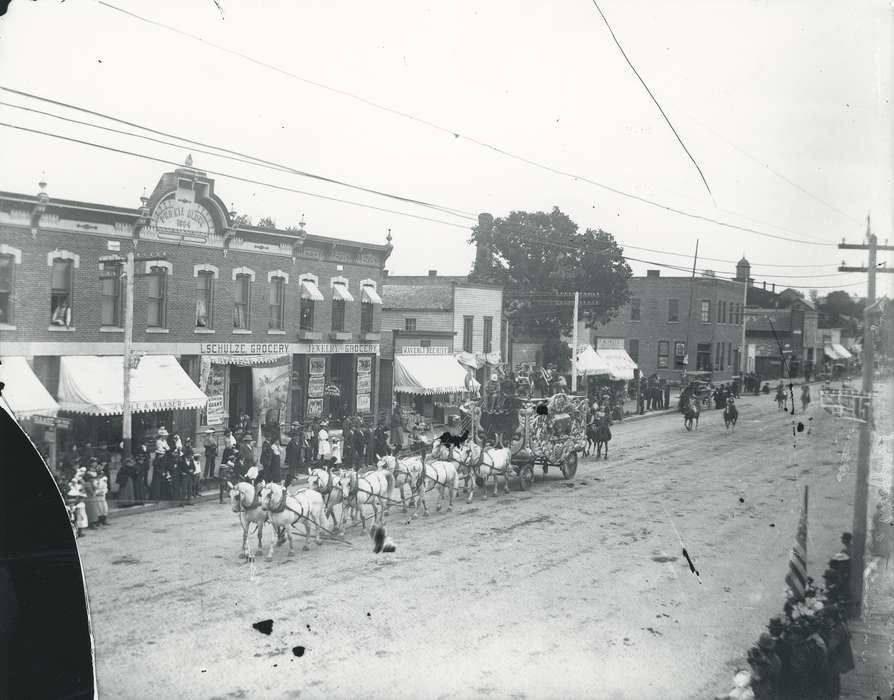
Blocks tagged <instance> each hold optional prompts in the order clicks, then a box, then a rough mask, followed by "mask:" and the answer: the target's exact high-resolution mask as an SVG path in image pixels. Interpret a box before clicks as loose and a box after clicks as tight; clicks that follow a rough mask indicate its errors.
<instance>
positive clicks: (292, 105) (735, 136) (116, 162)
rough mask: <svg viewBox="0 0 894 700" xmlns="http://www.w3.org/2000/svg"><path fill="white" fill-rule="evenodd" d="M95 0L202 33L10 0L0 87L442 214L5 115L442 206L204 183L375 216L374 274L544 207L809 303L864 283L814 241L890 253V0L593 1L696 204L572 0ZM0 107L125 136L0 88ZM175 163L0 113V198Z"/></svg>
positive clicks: (455, 250) (352, 221) (83, 186)
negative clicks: (868, 235)
mask: <svg viewBox="0 0 894 700" xmlns="http://www.w3.org/2000/svg"><path fill="white" fill-rule="evenodd" d="M108 3H109V4H110V5H114V6H116V7H118V8H121V9H124V10H127V11H129V12H133V13H136V14H139V15H141V16H142V17H145V18H147V19H151V20H153V21H156V22H162V23H164V24H167V25H170V26H171V27H174V28H175V29H177V30H180V31H182V32H187V33H190V34H193V35H195V36H197V37H199V38H200V39H201V40H203V41H199V40H196V39H193V38H189V37H186V36H183V35H181V34H177V33H175V32H173V31H170V30H168V29H164V28H161V27H159V26H156V25H152V24H149V23H147V22H144V21H140V20H138V19H135V18H134V17H132V16H129V15H126V14H123V13H122V12H119V11H116V10H115V9H112V8H110V7H109V6H107V5H105V4H103V3H101V2H99V1H98V0H82V1H81V2H73V1H69V2H55V1H54V0H46V1H42V2H24V1H23V0H14V1H13V2H12V3H11V4H10V7H9V10H8V12H7V14H6V15H5V16H4V17H2V18H0V86H4V87H8V88H13V89H18V90H24V91H26V92H30V93H34V94H36V95H39V96H41V97H47V98H50V99H54V100H58V101H61V102H66V103H69V104H73V105H76V106H79V107H84V108H87V109H91V110H94V111H96V112H101V113H104V114H108V115H112V116H115V117H118V118H121V119H125V120H128V121H131V122H135V123H139V124H141V125H145V126H149V127H152V128H154V129H158V130H162V131H167V132H171V133H174V134H177V135H178V136H181V137H186V138H191V139H194V140H197V141H201V142H204V143H207V144H213V145H214V146H218V147H224V148H228V149H231V150H234V151H240V152H242V153H246V154H250V155H252V156H255V157H259V158H263V159H266V160H271V161H275V162H278V163H282V164H285V165H288V166H289V167H291V168H295V169H300V170H304V171H308V172H313V173H317V174H321V175H324V176H327V177H331V178H336V179H339V180H343V181H346V182H350V183H353V184H357V185H361V186H363V187H367V188H372V189H376V190H379V191H385V192H389V193H393V194H398V195H401V196H404V197H410V198H413V199H416V200H423V201H426V202H430V203H436V204H438V205H443V206H446V207H449V208H451V209H454V210H459V211H461V212H463V214H462V215H460V216H457V215H455V214H450V213H444V212H441V211H433V210H432V209H430V208H425V207H420V206H416V205H411V204H406V203H401V202H396V201H394V200H389V199H385V198H382V197H378V196H375V195H372V194H368V193H363V192H358V191H355V190H350V189H347V188H344V187H340V186H336V185H332V184H326V183H320V182H318V181H313V180H308V179H307V178H303V177H300V176H297V175H293V174H290V173H283V172H278V171H274V170H270V169H267V168H263V167H259V166H255V165H248V164H245V163H238V162H233V161H231V160H227V159H224V158H221V157H218V156H212V155H206V154H199V153H196V152H194V151H195V148H196V147H195V146H193V147H190V146H189V145H187V144H182V145H177V146H176V147H174V146H167V145H162V144H158V143H152V142H149V141H144V140H140V139H136V138H133V137H130V136H123V135H116V134H111V133H108V132H103V131H99V130H96V129H92V128H89V127H86V126H79V125H74V124H70V123H66V122H63V121H59V120H57V119H53V118H50V117H46V116H41V115H36V114H33V113H28V112H23V111H21V110H18V109H14V108H11V107H8V106H3V105H0V122H4V123H6V124H15V125H20V126H26V127H28V128H33V129H40V130H45V131H49V132H53V133H56V134H61V135H65V136H69V137H73V138H79V139H84V140H88V141H92V142H94V143H100V144H103V145H106V146H110V147H113V148H119V149H125V150H129V151H133V152H136V153H141V154H144V155H149V156H152V157H155V158H160V159H163V160H168V161H173V162H176V163H182V162H183V161H184V159H185V158H186V156H187V154H189V153H192V154H193V162H194V166H195V167H196V168H198V169H201V170H207V171H217V172H219V173H225V174H226V175H229V176H233V175H235V176H239V177H242V178H247V179H252V180H257V181H260V182H263V183H268V184H274V185H278V186H280V187H286V188H292V189H298V190H302V191H303V192H306V193H314V194H318V195H323V196H327V197H338V198H342V199H348V200H352V201H355V202H359V203H363V204H368V205H371V206H375V207H381V208H385V209H392V210H395V211H400V212H404V213H411V214H415V215H417V216H420V217H427V218H431V219H437V221H426V220H422V219H418V218H411V217H407V216H403V215H400V214H396V213H390V212H383V211H377V210H373V209H369V208H363V207H359V206H353V205H348V204H344V203H339V202H333V201H329V200H325V199H320V198H317V197H313V196H310V195H308V194H299V193H295V192H289V191H282V190H276V189H272V188H270V187H268V186H266V185H260V184H249V183H246V182H240V181H238V180H233V179H232V178H231V177H225V176H220V175H218V176H215V175H212V177H214V178H215V180H216V185H215V189H216V192H217V194H218V195H219V196H220V197H221V198H222V199H223V200H224V202H226V203H227V204H230V203H232V205H233V207H234V208H235V209H236V211H238V212H239V213H240V214H247V215H249V216H250V217H252V219H253V220H254V221H257V220H258V219H259V218H261V217H263V216H270V217H272V218H273V219H274V220H275V221H276V222H277V224H278V225H279V226H280V227H285V226H286V225H295V224H297V223H298V221H299V220H300V219H301V217H302V215H303V216H304V219H305V221H306V228H307V230H308V231H309V232H311V233H317V234H321V235H326V236H335V237H343V238H348V239H352V240H358V241H368V242H372V243H384V241H385V236H386V232H387V231H388V229H390V230H391V234H392V237H393V244H394V253H393V254H392V256H391V258H390V260H389V262H388V268H389V270H390V272H391V273H392V274H425V271H427V270H429V269H437V270H438V272H439V273H441V274H465V273H467V272H468V271H469V269H470V266H471V263H472V261H473V258H474V249H473V248H472V246H471V245H469V244H468V238H469V231H468V227H470V226H472V225H474V223H475V218H476V217H477V214H478V213H479V212H490V213H492V214H493V215H494V216H505V215H507V214H508V213H509V212H510V211H513V210H526V211H538V210H542V211H548V210H549V209H551V208H552V207H553V206H558V207H559V208H560V209H562V210H563V211H564V212H566V213H567V214H568V215H569V216H570V217H571V218H572V219H573V220H574V221H576V222H577V224H578V225H579V226H580V227H581V228H586V227H591V228H602V229H604V230H607V231H609V232H611V233H613V234H614V235H615V237H616V238H617V239H618V241H619V243H620V244H621V245H622V246H637V247H639V248H652V249H656V250H661V251H669V252H671V253H677V254H679V255H668V254H666V253H653V252H647V251H643V250H636V249H634V248H631V247H627V248H626V253H627V254H628V255H629V256H631V257H635V258H639V259H642V260H650V261H656V262H659V263H665V264H673V265H681V266H687V265H689V266H691V265H692V258H691V256H692V253H693V252H694V249H695V245H696V241H698V244H699V257H700V262H699V265H698V266H699V268H710V269H713V270H715V271H716V272H717V274H719V275H729V276H732V275H733V274H734V272H735V264H734V261H736V260H738V259H739V257H741V256H742V255H743V254H744V255H745V256H746V257H747V258H748V259H749V260H750V261H751V262H752V276H753V277H754V278H756V279H757V281H758V283H761V282H762V281H766V282H767V283H768V285H769V284H771V283H776V284H777V289H781V288H783V287H786V286H794V287H797V288H800V289H803V290H805V291H806V290H808V289H817V291H818V292H819V294H820V295H823V294H825V293H828V292H829V291H831V289H834V288H843V289H846V290H847V291H849V292H850V293H853V294H858V295H863V294H865V275H861V274H840V273H837V270H836V267H837V265H839V264H840V263H841V261H842V260H846V261H847V264H849V265H862V264H865V254H864V253H860V252H855V251H840V250H838V249H837V248H836V247H835V246H836V244H837V243H838V242H840V241H841V240H842V239H843V238H845V239H847V241H848V242H853V243H860V242H862V241H863V238H864V235H865V230H866V216H867V214H871V221H872V229H873V231H874V232H875V233H876V234H877V235H878V237H879V242H884V241H885V240H886V239H888V238H890V239H891V242H892V244H894V235H891V226H892V218H894V211H892V197H891V193H892V184H894V183H892V163H894V159H892V156H894V153H892V141H894V120H892V118H891V117H892V110H891V104H890V99H891V96H892V87H894V85H892V82H894V80H892V78H894V75H892V58H894V56H892V48H891V47H892V45H894V42H892V38H894V37H892V28H894V22H892V3H891V2H878V1H876V0H857V1H853V2H831V1H826V0H821V1H817V0H804V1H798V2H794V1H788V2H786V1H785V0H782V1H776V2H767V1H761V0H736V1H732V0H710V1H709V0H702V1H699V2H694V1H691V0H679V1H676V2H672V3H669V2H657V1H650V2H644V1H642V0H623V2H622V1H621V0H601V2H600V5H599V6H600V8H601V9H602V11H603V12H604V13H605V16H606V17H607V19H608V21H609V22H610V23H611V25H612V29H613V30H614V32H615V35H616V36H617V38H618V41H619V42H620V43H621V46H622V47H623V48H624V51H625V52H626V54H627V56H628V57H629V58H630V60H631V62H632V63H633V65H634V66H635V67H636V69H637V71H638V72H639V74H640V75H641V76H642V78H643V80H644V81H645V82H646V84H647V85H648V86H649V88H650V89H651V91H652V93H653V94H654V95H655V97H656V98H657V100H658V101H659V103H660V104H661V105H662V107H663V109H664V111H665V113H666V114H667V115H668V118H669V119H670V121H671V122H672V123H673V124H674V126H675V128H676V130H677V132H678V133H679V134H680V136H681V138H682V140H683V142H684V143H685V144H686V146H687V148H688V150H689V151H690V152H691V153H692V155H693V157H694V159H695V160H696V161H697V162H698V164H699V166H700V167H701V169H702V171H703V172H704V175H705V178H706V179H707V182H708V184H709V186H710V188H711V191H712V193H713V197H712V196H710V195H709V194H708V192H707V191H706V189H705V186H704V184H703V183H702V181H701V179H700V177H699V175H698V172H697V171H696V169H695V167H694V166H693V164H692V162H691V161H690V160H689V158H688V156H687V155H686V153H685V152H684V151H683V149H682V148H681V146H680V144H679V142H678V141H677V140H676V138H675V137H674V134H673V133H672V132H671V130H670V128H669V127H668V125H667V124H666V123H665V121H664V120H663V118H662V116H661V113H660V112H659V111H658V109H657V107H656V106H655V104H654V103H653V102H652V100H651V98H650V97H649V95H648V94H647V93H646V91H645V89H644V88H643V86H642V85H641V83H640V82H639V80H638V79H637V77H636V75H634V73H633V72H632V71H631V69H630V67H629V66H628V65H627V63H626V62H625V61H624V58H623V56H622V55H621V53H620V52H619V51H618V48H617V46H616V45H615V44H614V42H613V40H612V37H611V34H610V33H609V31H608V29H607V27H606V25H605V23H604V22H603V20H602V18H601V17H600V15H599V13H598V12H597V10H596V7H595V6H594V4H593V2H592V1H591V0H574V1H573V2H572V1H566V2H559V3H555V2H544V1H543V0H540V1H538V2H534V1H532V0H521V1H518V0H516V1H515V2H509V1H508V0H488V1H487V2H473V1H471V0H455V1H453V2H437V3H436V2H427V1H425V0H393V1H392V2H385V3H362V2H346V1H345V0H302V1H300V2H295V1H293V0H268V1H265V2H264V3H253V2H244V1H243V2H235V1H234V0H217V2H216V3H215V1H214V0H207V2H205V1H202V2H199V1H198V0H194V1H193V2H189V3H184V2H182V1H178V2H173V1H168V0H156V1H154V2H145V1H144V2H136V1H135V0H108ZM208 42H210V44H217V45H219V46H223V47H227V48H228V49H230V50H231V51H236V52H239V53H241V54H243V55H244V56H245V57H248V58H245V57H239V56H236V55H233V54H231V53H226V52H224V51H221V50H219V49H217V48H214V47H212V46H211V45H210V44H209V43H208ZM261 64H267V66H271V67H267V66H265V65H261ZM289 74H291V75H289ZM296 76H297V77H296ZM314 83H316V84H314ZM320 85H325V86H328V87H329V88H334V89H335V90H338V91H342V93H339V92H335V91H333V90H331V89H325V88H323V87H320ZM344 93H350V95H354V96H355V97H351V96H350V95H348V94H344ZM364 100H365V101H364ZM0 101H2V102H4V103H11V104H17V105H24V106H28V107H32V108H36V109H42V110H45V111H50V112H53V113H56V114H60V115H63V116H68V117H71V118H75V119H81V120H83V121H89V122H92V123H104V124H106V125H108V126H113V127H116V128H123V129H129V130H132V131H134V129H130V128H129V127H122V126H121V125H115V124H111V123H108V122H104V121H103V120H102V119H100V118H99V117H92V116H86V115H84V114H82V113H78V112H75V111H72V110H69V109H66V108H63V107H56V106H51V105H47V104H44V103H41V102H38V101H36V100H32V99H29V98H26V97H22V96H18V95H13V94H11V93H8V92H3V91H0ZM370 102H372V103H375V104H377V105H381V106H384V107H387V108H388V109H390V110H394V111H393V112H389V111H386V110H384V109H379V108H376V107H374V106H372V105H370V104H369V103H370ZM395 112H401V113H403V114H406V115H412V117H414V118H415V119H414V118H407V117H405V116H401V115H399V114H396V113H395ZM425 122H430V123H431V124H434V125H436V126H432V125H431V124H427V123H425ZM142 133H145V132H142ZM454 134H459V136H455V135H454ZM482 144H485V145H482ZM496 149H500V150H502V151H506V152H509V153H511V154H514V155H516V156H520V157H522V158H524V159H528V160H530V161H535V162H536V163H539V164H542V165H545V166H548V167H549V168H553V169H555V170H560V171H563V172H565V173H571V176H568V175H562V174H557V173H554V172H549V171H547V170H545V169H543V168H540V167H536V166H534V165H531V164H530V163H526V162H522V161H520V160H518V159H516V158H512V157H508V156H506V155H504V154H502V153H500V152H499V151H498V150H496ZM171 169H172V167H171V166H169V165H166V164H164V163H158V162H153V161H149V160H144V159H140V158H136V157H133V156H127V155H122V154H117V153H111V152H108V151H103V150H99V149H96V148H92V147H88V146H83V145H79V144H74V143H68V142H63V141H59V140H57V139H53V138H51V137H47V136H44V135H38V134H31V133H25V132H21V131H18V130H14V129H10V128H8V127H6V126H0V189H3V190H7V191H13V192H24V193H36V192H37V191H38V186H37V183H38V182H39V181H40V180H41V177H42V174H44V173H45V175H44V177H45V179H46V181H47V183H48V186H47V192H48V194H49V195H50V196H51V197H59V198H64V199H75V200H83V201H89V202H99V203H104V204H112V205H117V206H130V207H135V206H137V205H138V204H139V197H140V195H141V194H142V193H143V190H144V189H146V190H148V191H150V192H151V190H152V189H153V187H154V186H155V184H156V182H157V181H158V178H159V177H160V176H161V174H162V173H163V172H166V171H169V170H171ZM575 176H577V178H575ZM581 178H586V179H588V180H592V181H596V182H598V183H602V184H603V185H607V186H610V187H611V188H614V189H616V190H621V191H624V192H626V193H628V194H631V195H636V196H638V197H644V198H647V199H651V200H654V201H655V202H658V203H661V204H663V205H666V206H668V207H672V208H675V209H680V210H685V211H687V212H690V213H693V214H697V215H699V216H703V217H708V218H712V219H717V220H722V221H724V222H727V223H729V224H733V225H735V226H740V227H745V228H752V229H757V230H760V231H762V232H764V233H768V234H772V235H774V236H783V237H788V238H795V239H800V240H802V241H803V240H806V241H812V242H815V243H823V244H825V245H809V244H805V243H796V242H790V241H784V240H778V239H775V238H771V237H767V236H761V235H757V234H755V233H751V232H745V231H742V230H738V229H734V228H729V227H724V226H720V225H717V224H715V223H710V222H707V221H704V220H701V219H695V218H691V217H687V216H682V215H680V214H677V213H673V212H670V211H668V210H666V209H663V208H659V207H655V206H651V205H647V204H645V203H643V202H640V201H636V200H634V199H632V198H630V197H625V196H622V195H619V194H616V193H613V192H611V191H608V190H606V189H604V188H601V187H599V186H597V185H594V184H592V183H591V182H587V181H584V180H583V179H581ZM805 191H806V192H805ZM443 222H447V223H449V224H451V225H447V224H445V223H443ZM684 256H689V257H688V258H687V257H684ZM704 257H707V258H712V257H713V258H717V259H718V260H716V261H712V260H702V258H704ZM879 260H880V261H885V260H887V261H890V262H891V264H892V265H894V255H892V254H890V253H888V254H882V255H880V258H879ZM722 261H726V262H722ZM631 267H632V268H633V270H634V273H635V274H644V272H645V270H646V269H647V268H651V267H654V265H650V264H648V263H642V262H631ZM662 274H684V273H682V272H674V271H671V270H667V269H665V270H663V272H662ZM817 275H824V276H821V277H816V276H817ZM891 278H894V275H880V276H879V283H878V284H879V287H878V292H879V294H883V293H887V294H889V295H892V291H891V282H892V281H894V280H891Z"/></svg>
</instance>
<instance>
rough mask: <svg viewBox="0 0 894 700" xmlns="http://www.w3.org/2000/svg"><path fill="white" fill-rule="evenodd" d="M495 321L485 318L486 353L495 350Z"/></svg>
mask: <svg viewBox="0 0 894 700" xmlns="http://www.w3.org/2000/svg"><path fill="white" fill-rule="evenodd" d="M493 340H494V320H493V318H491V317H490V316H485V317H484V352H486V353H487V352H491V351H492V350H493Z"/></svg>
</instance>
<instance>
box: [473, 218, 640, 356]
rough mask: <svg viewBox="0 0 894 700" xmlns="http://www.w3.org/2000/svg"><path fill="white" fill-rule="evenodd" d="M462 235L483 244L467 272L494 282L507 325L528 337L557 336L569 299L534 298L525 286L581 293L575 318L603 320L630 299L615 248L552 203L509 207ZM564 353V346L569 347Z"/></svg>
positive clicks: (563, 329)
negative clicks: (547, 207) (480, 257)
mask: <svg viewBox="0 0 894 700" xmlns="http://www.w3.org/2000/svg"><path fill="white" fill-rule="evenodd" d="M470 242H473V243H475V244H476V245H478V246H479V248H483V249H484V250H485V251H486V257H487V260H486V261H485V264H482V263H481V262H480V261H479V264H478V265H477V266H476V269H475V270H474V272H473V274H472V275H471V277H472V279H476V280H478V281H482V282H491V283H495V284H501V285H502V286H503V288H504V290H505V293H504V298H505V299H506V308H505V310H504V311H505V313H506V316H507V317H509V318H512V320H513V328H515V329H518V330H519V331H520V332H521V333H524V334H526V335H532V336H534V337H545V338H558V337H559V336H560V335H562V334H566V335H567V334H569V333H570V332H571V329H572V325H573V324H572V313H573V307H572V305H571V299H570V298H569V299H568V300H567V302H566V303H564V304H562V305H559V304H557V303H556V301H555V300H545V301H538V300H537V299H536V298H532V297H531V292H546V293H556V292H571V291H578V292H582V293H585V295H582V297H581V319H582V320H585V321H586V322H587V325H588V326H593V325H595V324H597V323H607V322H608V321H609V320H610V319H611V318H612V317H613V316H614V315H616V313H617V311H618V309H619V308H620V307H621V306H623V305H624V304H626V303H627V302H628V301H629V299H630V292H629V290H628V288H627V281H628V280H629V279H630V277H631V275H632V272H631V270H630V267H629V266H628V265H627V263H626V262H625V261H624V256H623V249H622V248H621V247H620V246H619V245H618V244H617V243H616V242H615V239H614V237H613V236H612V235H611V234H610V233H607V232H606V231H603V230H602V229H597V230H593V229H586V230H584V231H581V230H580V229H579V228H578V226H577V224H576V223H574V221H572V220H571V219H570V218H569V217H568V216H567V215H566V214H565V213H563V212H562V211H561V210H560V209H559V208H558V207H554V208H553V210H552V211H551V212H549V213H546V212H524V211H513V212H511V213H510V214H509V216H507V217H503V218H498V219H495V220H494V223H493V227H492V229H491V228H490V227H484V228H483V227H482V226H480V225H479V226H476V227H475V228H474V229H472V237H471V240H470ZM569 352H570V351H569Z"/></svg>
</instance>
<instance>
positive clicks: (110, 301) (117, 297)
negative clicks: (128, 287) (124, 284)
mask: <svg viewBox="0 0 894 700" xmlns="http://www.w3.org/2000/svg"><path fill="white" fill-rule="evenodd" d="M122 272H123V268H122V266H121V265H120V264H114V263H104V264H103V271H102V273H101V275H100V278H99V284H100V295H101V298H102V300H101V309H100V323H101V324H102V325H103V326H114V327H119V326H121V310H122V303H121V275H122Z"/></svg>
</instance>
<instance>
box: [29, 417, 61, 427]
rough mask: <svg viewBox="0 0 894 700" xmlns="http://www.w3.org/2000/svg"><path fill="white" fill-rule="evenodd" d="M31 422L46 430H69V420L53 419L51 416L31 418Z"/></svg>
mask: <svg viewBox="0 0 894 700" xmlns="http://www.w3.org/2000/svg"><path fill="white" fill-rule="evenodd" d="M31 422H32V423H34V425H42V426H44V427H47V428H59V429H60V430H68V429H69V428H71V419H70V418H53V417H52V416H31Z"/></svg>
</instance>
